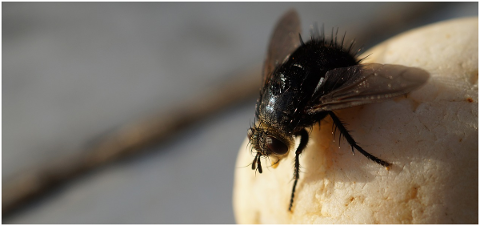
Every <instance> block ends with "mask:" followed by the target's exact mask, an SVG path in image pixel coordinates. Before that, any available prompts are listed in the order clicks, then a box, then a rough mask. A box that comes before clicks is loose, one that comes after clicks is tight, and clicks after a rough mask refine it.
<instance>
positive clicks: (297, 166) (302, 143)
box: [288, 129, 308, 212]
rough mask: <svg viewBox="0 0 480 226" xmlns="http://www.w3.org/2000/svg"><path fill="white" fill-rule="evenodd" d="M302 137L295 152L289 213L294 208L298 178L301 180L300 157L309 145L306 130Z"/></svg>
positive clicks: (303, 131)
mask: <svg viewBox="0 0 480 226" xmlns="http://www.w3.org/2000/svg"><path fill="white" fill-rule="evenodd" d="M298 136H300V144H299V145H298V148H297V150H296V151H295V167H294V172H293V179H294V182H293V188H292V196H291V197H290V205H289V206H288V211H290V212H292V206H293V199H294V197H295V188H296V187H297V182H298V178H300V173H299V171H300V161H299V158H298V156H299V155H300V154H301V153H302V151H303V150H304V149H305V147H306V146H307V143H308V132H307V131H306V130H305V129H302V131H300V133H299V134H298Z"/></svg>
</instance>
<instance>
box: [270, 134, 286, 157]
mask: <svg viewBox="0 0 480 226" xmlns="http://www.w3.org/2000/svg"><path fill="white" fill-rule="evenodd" d="M265 141H266V144H267V148H268V150H270V151H272V152H274V153H275V154H279V155H283V154H285V153H287V151H288V147H287V145H285V144H284V143H283V142H281V141H280V140H278V139H277V138H275V137H271V136H267V139H266V140H265Z"/></svg>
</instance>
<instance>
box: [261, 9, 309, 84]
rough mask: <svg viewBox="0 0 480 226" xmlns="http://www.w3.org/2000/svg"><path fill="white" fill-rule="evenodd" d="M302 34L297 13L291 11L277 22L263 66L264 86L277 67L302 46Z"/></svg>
mask: <svg viewBox="0 0 480 226" xmlns="http://www.w3.org/2000/svg"><path fill="white" fill-rule="evenodd" d="M300 32H301V27H300V18H299V17H298V14H297V11H295V10H294V9H291V10H289V11H288V12H286V13H285V14H284V15H283V16H282V18H280V20H279V21H278V22H277V25H276V26H275V29H274V31H273V34H272V37H271V38H270V44H269V46H268V50H267V58H266V59H265V62H264V65H263V82H264V83H263V84H266V83H267V82H268V81H269V80H270V77H271V76H272V73H273V70H274V69H275V67H277V65H279V64H281V63H282V62H283V60H284V59H285V58H286V57H287V56H288V55H290V53H292V52H293V51H294V50H295V49H297V48H298V46H300V38H299V34H300Z"/></svg>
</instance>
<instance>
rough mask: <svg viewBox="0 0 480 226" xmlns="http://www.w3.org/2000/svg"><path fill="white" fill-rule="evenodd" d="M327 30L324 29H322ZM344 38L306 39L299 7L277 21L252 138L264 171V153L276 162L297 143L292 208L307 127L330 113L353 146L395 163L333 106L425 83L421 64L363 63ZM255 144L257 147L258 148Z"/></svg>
mask: <svg viewBox="0 0 480 226" xmlns="http://www.w3.org/2000/svg"><path fill="white" fill-rule="evenodd" d="M322 33H323V32H322ZM344 37H345V36H343V38H342V41H341V43H340V44H338V43H337V37H333V32H332V37H331V38H330V40H325V35H324V34H321V35H320V34H319V32H318V31H314V32H312V38H311V40H309V41H307V42H306V43H304V42H303V40H302V39H301V37H300V21H299V19H298V15H297V13H296V12H295V11H294V10H291V11H289V12H287V13H286V14H285V15H284V16H283V17H282V18H281V19H280V21H279V22H278V24H277V26H276V28H275V30H274V32H273V35H272V38H271V41H270V44H269V47H268V53H267V58H266V60H265V64H264V71H263V86H262V88H261V90H260V97H259V98H258V101H257V105H256V111H255V116H256V119H257V121H256V123H255V125H254V126H252V127H251V128H250V129H249V130H248V138H249V140H250V144H251V145H252V148H253V149H254V150H255V151H256V155H255V158H254V160H253V163H252V169H254V170H258V171H259V172H260V173H262V171H263V170H262V166H261V162H260V158H261V157H269V158H270V160H271V161H272V166H273V167H276V166H277V165H278V164H279V162H280V161H281V160H282V159H283V158H285V157H286V156H287V155H288V152H289V150H293V149H294V148H295V147H294V145H295V142H294V137H296V136H300V144H299V145H298V146H297V148H296V150H295V165H294V184H293V189H292V194H291V198H290V204H289V208H288V210H289V211H291V209H292V205H293V200H294V195H295V189H296V185H297V182H298V179H299V168H300V163H299V155H300V154H301V153H302V151H303V150H304V148H305V147H306V145H307V143H308V139H309V138H308V136H309V135H308V132H307V130H306V129H305V128H309V127H312V126H313V125H315V124H316V123H319V122H320V121H321V120H322V119H324V118H325V117H327V116H330V117H331V118H332V120H333V123H334V125H335V126H336V127H337V128H338V130H339V131H340V133H341V135H342V136H344V137H345V139H346V140H347V141H348V143H349V144H350V145H351V147H352V152H353V150H354V149H356V150H357V151H359V152H360V153H361V154H363V155H364V156H366V157H367V158H368V159H370V160H372V161H374V162H376V163H378V164H380V165H382V166H385V167H388V166H390V165H391V164H390V163H388V162H386V161H384V160H381V159H379V158H377V157H375V156H373V155H371V154H370V153H368V152H366V151H365V150H363V148H361V147H360V146H358V145H357V143H356V142H355V140H354V139H353V138H352V136H351V135H350V133H349V132H348V131H347V129H346V128H345V126H344V125H343V123H342V121H341V120H340V119H339V118H338V117H337V116H336V115H335V113H334V112H333V110H336V109H342V108H348V107H351V106H356V105H361V104H367V103H373V102H377V101H381V100H384V99H387V98H391V97H394V96H399V95H403V94H406V93H408V92H410V91H412V90H414V89H417V88H418V87H420V86H421V85H423V84H424V83H425V82H426V81H427V80H428V77H429V74H428V73H427V72H426V71H424V70H421V69H419V68H411V67H405V66H400V65H388V64H386V65H383V64H359V63H360V60H358V59H357V58H356V57H355V54H352V53H351V48H352V45H350V47H349V48H348V49H345V48H344V46H343V42H344ZM253 149H252V150H253Z"/></svg>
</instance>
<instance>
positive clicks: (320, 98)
mask: <svg viewBox="0 0 480 226" xmlns="http://www.w3.org/2000/svg"><path fill="white" fill-rule="evenodd" d="M429 77H430V75H429V73H428V72H426V71H424V70H422V69H420V68H414V67H406V66H401V65H393V64H374V63H372V64H362V65H355V66H351V67H344V68H336V69H333V70H330V71H328V72H327V73H326V75H325V79H324V80H323V82H322V84H321V85H319V87H317V88H316V90H315V93H314V98H315V100H316V101H315V102H314V104H313V106H311V107H309V108H308V109H307V113H309V114H314V113H316V112H321V111H331V110H335V109H341V108H347V107H351V106H356V105H362V104H368V103H373V102H377V101H381V100H384V99H387V98H391V97H395V96H400V95H403V94H406V93H409V92H411V91H413V90H415V89H417V88H419V87H420V86H422V85H423V84H425V83H426V82H427V80H428V78H429Z"/></svg>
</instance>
